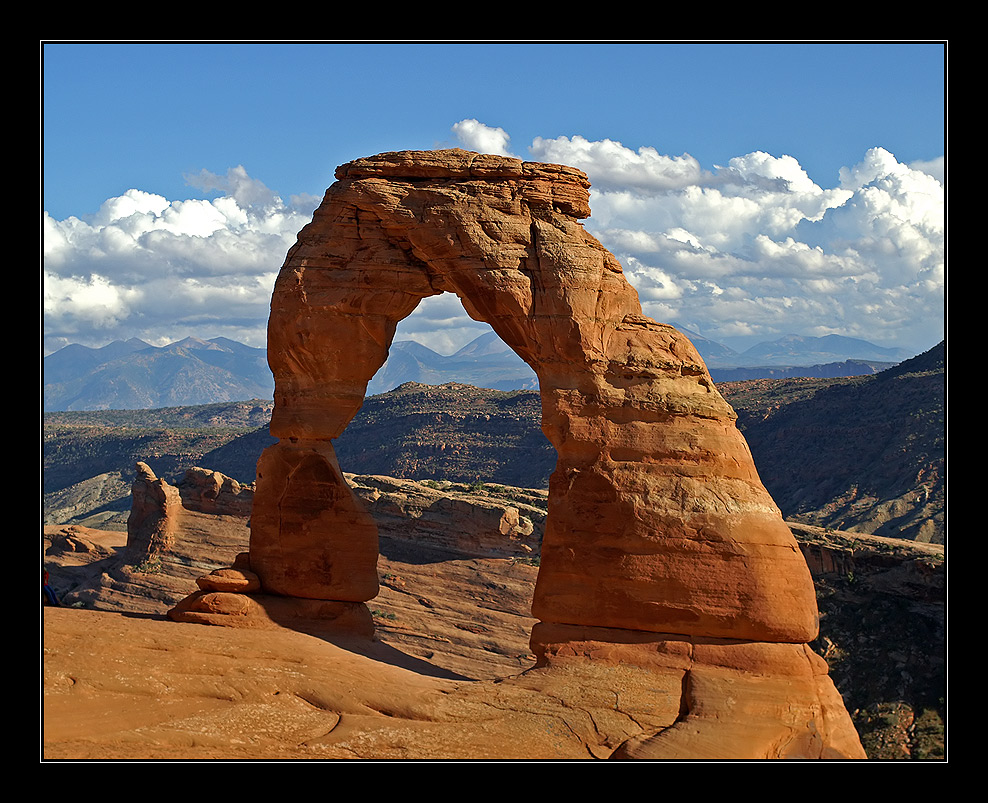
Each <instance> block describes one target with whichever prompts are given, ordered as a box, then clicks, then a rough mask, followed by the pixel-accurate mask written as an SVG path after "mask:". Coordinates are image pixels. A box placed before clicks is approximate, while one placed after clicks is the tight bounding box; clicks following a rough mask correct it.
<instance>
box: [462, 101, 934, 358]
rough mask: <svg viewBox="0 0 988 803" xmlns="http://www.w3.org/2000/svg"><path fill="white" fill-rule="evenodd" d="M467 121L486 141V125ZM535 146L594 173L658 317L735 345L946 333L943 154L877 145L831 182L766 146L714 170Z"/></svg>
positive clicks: (631, 154) (604, 144) (626, 261)
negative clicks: (910, 160) (907, 157)
mask: <svg viewBox="0 0 988 803" xmlns="http://www.w3.org/2000/svg"><path fill="white" fill-rule="evenodd" d="M474 123H476V121H474ZM456 133H457V134H458V135H459V136H460V139H461V142H463V144H464V146H465V147H475V146H476V145H479V144H481V142H482V141H483V137H482V131H481V130H480V129H478V126H477V125H476V124H475V125H472V126H471V127H470V128H468V129H462V130H458V131H457V132H456ZM464 135H470V136H464ZM471 137H475V139H471ZM529 158H531V159H533V160H535V161H546V162H561V163H564V164H569V165H572V166H574V167H578V168H580V169H581V170H583V171H585V172H586V173H587V174H588V176H589V177H590V180H591V182H592V184H593V187H592V189H591V199H590V206H591V209H592V210H593V216H592V218H591V219H590V220H588V221H587V223H586V226H587V229H588V230H589V231H591V232H592V233H593V234H594V235H595V236H596V237H597V238H598V239H599V240H600V241H601V242H602V243H603V244H604V245H605V246H606V247H607V248H608V249H609V250H610V251H612V252H613V253H614V254H615V256H617V257H618V259H619V261H620V262H621V263H622V265H624V267H625V272H626V274H627V276H628V279H629V280H630V281H631V283H632V284H633V285H634V286H635V287H636V288H637V289H638V291H639V295H640V297H641V300H642V305H643V307H644V309H645V311H646V313H647V314H649V315H650V316H652V317H654V318H656V319H658V320H664V321H672V322H677V323H679V324H680V325H682V326H685V327H688V328H690V329H692V330H694V331H696V332H699V333H700V334H702V335H704V336H706V337H709V338H712V339H714V340H721V341H728V342H730V341H732V340H733V341H734V342H738V343H741V342H747V341H748V340H751V339H757V340H770V339H774V338H776V337H779V336H782V335H785V334H789V333H796V334H803V335H816V336H819V335H825V334H842V335H847V336H850V337H860V338H863V339H866V340H870V341H872V342H875V343H879V344H882V345H889V346H893V345H895V346H903V347H906V348H913V349H914V350H917V351H918V350H922V349H925V348H928V347H930V346H932V345H934V344H935V343H936V342H937V341H938V340H940V339H941V338H942V337H943V336H944V303H945V296H944V291H945V283H946V275H945V222H944V186H943V182H944V175H945V172H944V162H943V159H942V158H940V159H937V160H934V161H931V162H925V163H917V164H915V165H912V166H908V165H904V164H901V163H899V162H898V161H897V160H896V159H895V157H894V156H893V155H892V154H891V153H889V152H888V151H886V150H884V149H882V148H880V147H876V148H872V149H871V150H869V151H868V152H867V153H865V154H863V156H862V160H861V162H859V163H858V164H855V165H852V166H849V167H845V168H843V169H842V170H841V171H840V174H839V176H838V177H837V178H838V179H839V182H838V184H837V186H835V187H832V188H827V189H825V188H822V187H819V186H817V185H816V184H815V183H814V182H813V181H812V180H811V179H810V178H809V176H808V175H807V174H806V172H805V171H804V170H803V169H802V167H800V165H799V162H798V161H797V160H796V159H795V158H793V157H792V156H788V155H783V156H773V155H770V154H767V153H761V152H755V153H749V154H746V155H743V156H738V157H735V158H734V159H731V160H730V162H729V163H728V164H727V165H724V166H715V167H714V168H713V169H711V170H704V169H702V168H701V166H700V165H699V164H698V163H697V161H696V160H695V159H694V158H693V157H691V156H690V155H689V154H683V155H681V156H665V155H663V154H661V153H659V151H658V150H656V149H655V148H639V149H638V150H637V151H635V150H632V149H630V148H626V147H624V146H623V145H621V143H619V142H614V141H611V140H603V141H599V142H590V141H588V140H586V139H584V138H583V137H580V136H574V137H558V138H556V139H542V138H536V139H535V140H534V142H533V143H532V145H531V147H530V148H529Z"/></svg>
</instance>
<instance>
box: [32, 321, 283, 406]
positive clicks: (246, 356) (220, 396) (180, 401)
mask: <svg viewBox="0 0 988 803" xmlns="http://www.w3.org/2000/svg"><path fill="white" fill-rule="evenodd" d="M273 392H274V382H273V380H272V378H271V371H270V369H269V368H268V363H267V354H266V352H265V350H264V349H259V348H252V347H250V346H245V345H243V344H242V343H237V342H236V341H234V340H228V339H227V338H225V337H217V338H214V339H212V340H199V339H198V338H194V337H187V338H185V339H184V340H179V341H177V342H175V343H171V344H169V345H167V346H162V347H156V346H152V345H150V344H148V343H145V342H144V341H143V340H138V339H137V338H132V339H130V340H126V341H121V340H118V341H115V342H113V343H110V344H109V345H108V346H103V348H98V349H93V348H88V347H86V346H80V345H75V344H73V345H70V346H66V347H65V348H63V349H59V350H58V351H56V352H55V353H53V354H50V355H49V356H47V357H45V359H44V392H43V405H44V410H45V411H53V410H142V409H148V408H155V407H176V406H183V405H195V404H210V403H212V402H221V401H238V400H244V399H270V398H271V397H272V394H273Z"/></svg>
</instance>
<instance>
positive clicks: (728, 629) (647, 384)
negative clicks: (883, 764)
mask: <svg viewBox="0 0 988 803" xmlns="http://www.w3.org/2000/svg"><path fill="white" fill-rule="evenodd" d="M336 175H337V178H338V181H337V182H336V183H335V184H334V185H333V186H332V187H330V188H329V190H328V191H327V193H326V196H325V199H324V200H323V203H322V205H321V206H320V207H319V209H318V210H316V212H315V215H314V216H313V220H312V222H311V223H310V224H309V225H308V226H306V227H305V228H304V229H303V230H302V231H301V232H300V234H299V237H298V241H297V243H296V244H295V245H294V246H293V247H292V249H291V250H290V251H289V254H288V256H287V259H286V261H285V264H284V266H283V267H282V270H281V273H280V275H279V277H278V280H277V283H276V286H275V291H274V296H273V298H272V302H271V317H270V320H269V325H268V360H269V363H270V365H271V369H272V371H273V373H274V377H275V408H274V413H273V416H272V421H271V433H272V434H273V435H274V436H276V437H277V438H279V442H278V443H277V444H276V445H274V446H272V447H269V448H268V449H267V450H266V451H265V452H264V454H263V456H262V458H261V460H260V462H259V464H258V479H257V487H256V495H255V499H254V507H253V514H252V534H251V546H250V566H251V569H252V570H253V571H255V572H256V573H257V574H258V575H259V576H260V579H261V583H262V586H263V589H264V590H265V591H267V592H272V593H274V594H280V595H286V596H288V597H307V598H313V599H326V600H340V601H349V602H361V601H364V600H368V599H371V598H372V597H373V596H374V595H375V594H376V593H377V590H378V586H377V575H376V570H375V562H376V557H377V533H376V528H375V526H374V523H373V520H371V519H370V517H369V516H368V515H367V513H366V511H365V510H364V508H363V506H362V505H361V504H360V503H359V501H358V500H356V499H355V498H354V496H353V494H352V493H351V491H350V489H349V488H348V487H347V485H346V483H345V482H344V480H343V475H342V473H341V471H340V467H339V466H338V464H337V461H336V457H335V454H334V452H333V448H332V443H331V442H332V440H333V439H334V438H336V437H337V436H338V435H339V434H340V433H341V432H342V431H343V429H344V428H345V427H346V425H347V423H348V422H349V421H350V419H351V418H352V417H353V415H354V414H355V413H356V411H357V410H358V409H359V407H360V405H361V403H362V401H363V397H364V392H365V390H366V387H367V382H368V381H369V380H370V379H371V377H372V376H373V375H374V373H375V372H376V371H377V370H378V369H379V368H380V367H381V365H382V364H383V363H384V361H385V359H386V358H387V354H388V349H389V347H390V345H391V341H392V338H393V337H394V334H395V328H396V326H397V324H398V322H399V321H400V320H402V319H403V318H405V317H406V316H407V315H409V314H410V313H411V312H412V311H413V310H414V309H415V307H416V305H417V304H418V303H419V301H421V299H423V298H425V297H427V296H432V295H436V294H439V293H442V292H453V293H455V294H456V295H457V296H458V297H459V298H460V300H461V301H462V303H463V305H464V308H465V309H466V310H467V312H468V313H469V314H470V316H471V317H473V318H475V319H476V320H480V321H486V322H487V323H489V324H490V325H491V326H492V327H493V329H494V330H495V331H496V332H497V333H498V334H499V335H500V337H501V338H502V339H503V340H504V341H505V343H507V345H508V346H510V347H511V348H512V349H514V350H515V351H516V352H517V353H518V354H519V355H520V356H521V357H522V358H523V359H524V360H525V361H526V362H527V363H528V364H529V365H530V366H531V367H532V368H533V370H534V371H535V373H536V375H537V376H538V378H539V386H540V392H541V397H542V410H543V424H542V428H543V431H544V432H545V434H546V436H547V437H548V438H549V440H550V441H551V442H552V444H553V446H554V447H555V448H556V451H557V453H558V462H557V466H556V470H555V472H554V474H553V475H552V478H551V481H550V489H549V513H548V518H547V520H546V524H545V535H544V540H543V544H542V554H541V568H540V571H539V578H538V583H537V586H536V591H535V599H534V603H533V613H534V615H535V616H536V617H537V618H538V619H539V620H541V623H542V624H540V625H539V626H538V627H536V629H535V630H534V631H533V634H532V642H531V643H532V648H533V651H534V652H535V653H536V654H538V655H541V656H542V660H543V662H544V665H545V666H546V667H547V668H548V669H552V667H553V665H554V664H555V665H556V666H558V665H559V661H560V660H564V657H565V656H567V655H571V656H572V657H573V658H574V659H575V660H578V661H580V662H584V663H585V662H586V661H587V659H588V658H589V659H592V660H593V661H596V662H600V661H603V662H604V663H603V664H602V665H606V663H607V661H609V660H611V658H608V657H607V656H615V655H625V656H628V657H630V660H631V663H634V664H639V663H641V662H642V661H644V663H645V664H646V665H648V664H649V662H650V661H654V660H659V661H660V663H661V664H662V666H661V672H660V668H659V667H656V668H655V671H656V673H657V676H658V674H661V675H662V677H663V678H664V679H665V680H669V681H670V682H672V683H675V682H676V678H677V677H678V678H679V679H680V680H681V681H683V682H686V681H688V684H689V688H688V690H687V693H686V694H685V695H684V696H683V699H682V701H678V702H677V705H679V706H680V707H679V708H678V709H676V710H672V712H671V713H672V718H671V719H668V720H667V721H666V720H663V721H666V724H665V725H663V726H661V727H659V726H658V725H656V727H655V728H654V729H652V730H651V731H650V732H649V735H647V736H642V737H638V738H637V739H636V740H635V741H634V742H629V743H628V744H626V745H624V746H623V747H622V748H621V749H620V750H619V751H618V754H619V755H621V756H624V757H632V758H634V757H644V758H669V757H685V756H689V757H702V756H706V755H713V754H715V753H716V755H717V757H719V758H724V757H759V758H763V757H783V756H786V757H794V756H815V757H826V756H846V757H851V756H853V757H863V755H864V754H863V751H861V748H860V743H859V742H858V740H857V737H856V734H854V730H853V727H852V726H851V723H850V719H849V717H848V716H847V712H846V711H845V710H844V708H843V704H842V703H841V701H840V697H839V695H837V693H836V691H835V690H834V688H833V684H832V682H831V681H830V679H829V677H828V676H827V674H826V668H825V665H821V662H819V661H815V660H813V659H812V658H811V657H810V655H809V653H808V650H807V649H806V646H805V645H806V643H807V642H808V641H810V640H812V639H813V638H814V637H815V635H816V633H817V609H816V599H815V595H814V590H813V584H812V581H811V578H810V574H809V571H808V569H807V566H806V561H805V560H804V558H803V556H802V554H801V553H800V550H799V548H798V546H797V544H796V541H795V539H794V538H793V536H792V533H791V532H790V531H789V529H788V527H786V525H785V523H784V522H783V520H782V517H781V514H780V513H779V511H778V509H777V507H776V506H775V504H774V502H773V501H772V499H771V497H770V496H769V495H768V493H767V492H766V491H765V488H764V487H763V486H762V484H761V481H760V480H759V478H758V474H757V472H756V470H755V466H754V463H753V461H752V458H751V454H750V452H749V450H748V447H747V444H746V443H745V441H744V439H743V438H742V436H741V434H740V433H739V432H738V430H737V428H736V426H735V423H734V422H735V415H734V412H733V410H732V409H731V408H730V406H729V405H728V404H727V403H726V402H725V401H724V399H723V398H722V397H721V395H720V394H719V393H718V391H717V389H716V388H715V387H714V384H713V382H712V381H711V379H710V375H709V373H708V372H707V369H706V367H705V366H704V364H703V361H702V360H701V358H700V356H699V354H698V353H697V352H696V349H695V348H694V347H693V345H692V344H691V343H690V342H689V340H688V339H687V338H686V337H685V336H684V335H682V334H681V333H679V332H678V331H676V330H675V329H674V328H673V327H671V326H668V325H665V324H661V323H657V322H655V321H653V320H651V319H649V318H647V317H645V316H644V315H643V314H642V309H641V305H640V303H639V301H638V296H637V293H636V292H635V290H634V288H632V287H631V285H630V284H629V283H628V282H627V280H626V279H625V277H624V274H623V272H622V269H621V266H620V265H619V264H618V263H617V261H616V260H615V258H614V257H613V256H612V255H611V254H610V253H608V252H607V251H606V250H605V249H604V248H603V247H602V246H601V245H600V243H598V242H597V241H596V240H595V239H594V238H593V237H591V236H590V235H589V234H588V233H587V232H586V231H585V230H584V229H583V227H582V225H581V224H580V223H579V220H580V219H581V218H585V217H587V216H589V214H590V210H589V204H588V201H589V194H588V187H589V182H588V181H587V179H586V176H585V175H584V174H582V173H581V172H580V171H577V170H574V169H572V168H567V167H562V166H557V165H541V164H531V163H525V162H520V161H519V160H517V159H506V158H501V157H495V156H481V155H479V154H473V153H469V152H466V151H460V150H453V151H434V152H428V153H415V152H403V153H392V154H382V155H380V156H376V157H370V158H368V159H360V160H357V161H356V162H352V163H350V164H348V165H343V166H342V167H340V168H339V169H338V171H337V174H336ZM560 634H562V635H560ZM629 637H630V639H631V641H632V642H634V643H635V644H636V645H639V646H636V647H634V648H629V647H628V645H627V644H626V643H625V642H627V641H628V639H629ZM646 642H648V643H649V644H652V645H653V646H650V647H644V648H643V647H641V646H640V645H641V644H642V643H646ZM580 645H583V646H580ZM587 645H590V646H587ZM655 645H658V646H655ZM643 649H644V657H643V652H642V650H643ZM561 656H563V658H561ZM656 656H658V658H656ZM670 660H672V661H673V665H672V666H671V667H670V666H669V665H668V662H669V661H670ZM677 662H681V665H680V664H679V663H677ZM550 674H551V673H550ZM665 680H664V681H663V682H665ZM735 695H737V696H738V697H740V698H741V703H738V702H737V700H736V698H735ZM666 713H669V712H666ZM677 714H678V716H677ZM663 716H664V715H663ZM660 719H661V717H660ZM656 721H657V722H658V721H659V720H656Z"/></svg>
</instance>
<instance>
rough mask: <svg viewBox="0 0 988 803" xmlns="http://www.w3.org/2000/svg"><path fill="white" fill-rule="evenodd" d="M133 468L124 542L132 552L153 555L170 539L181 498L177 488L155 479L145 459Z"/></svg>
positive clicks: (167, 545)
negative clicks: (135, 469)
mask: <svg viewBox="0 0 988 803" xmlns="http://www.w3.org/2000/svg"><path fill="white" fill-rule="evenodd" d="M136 468H137V476H136V477H135V478H134V483H133V485H132V486H131V508H130V516H129V518H128V519H127V546H128V547H132V548H133V549H134V552H135V554H139V555H141V556H142V557H144V558H148V559H153V558H154V557H155V556H156V555H158V554H159V553H161V552H163V551H165V550H167V549H168V547H169V545H170V543H171V539H172V533H173V531H174V527H175V516H176V515H177V514H178V512H179V511H180V510H181V508H182V500H181V498H180V496H179V493H178V489H177V488H175V487H174V486H172V485H169V484H168V483H167V482H165V481H164V480H160V479H158V478H157V477H156V476H155V474H154V472H153V471H152V470H151V469H150V467H149V466H148V465H147V464H146V463H138V464H137V467H136Z"/></svg>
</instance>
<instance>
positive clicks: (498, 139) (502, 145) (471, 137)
mask: <svg viewBox="0 0 988 803" xmlns="http://www.w3.org/2000/svg"><path fill="white" fill-rule="evenodd" d="M452 130H453V133H454V134H456V138H457V139H458V140H459V141H460V144H461V145H463V147H465V148H466V149H467V150H471V151H477V152H478V153H493V154H497V155H498V156H514V154H513V153H512V152H511V149H510V146H509V143H510V142H511V137H509V136H508V133H507V132H506V131H505V130H504V129H503V128H493V127H491V126H488V125H484V124H483V123H481V122H479V121H478V120H473V119H471V120H460V122H458V123H457V124H456V125H454V126H453V129H452Z"/></svg>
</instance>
